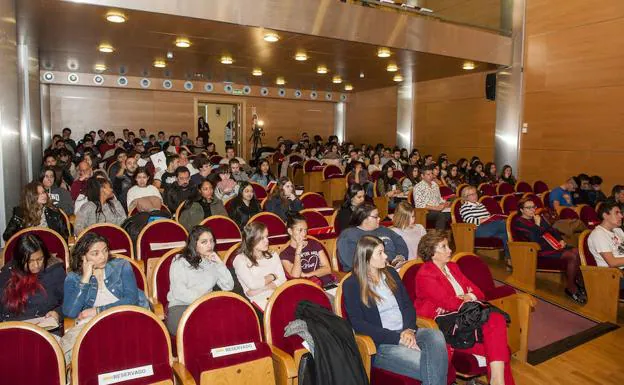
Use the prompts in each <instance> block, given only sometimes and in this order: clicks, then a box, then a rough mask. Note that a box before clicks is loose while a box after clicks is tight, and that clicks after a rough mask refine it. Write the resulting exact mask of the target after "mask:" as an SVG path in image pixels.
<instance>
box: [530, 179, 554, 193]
mask: <svg viewBox="0 0 624 385" xmlns="http://www.w3.org/2000/svg"><path fill="white" fill-rule="evenodd" d="M548 190H550V189H549V188H548V185H547V184H546V182H544V181H541V180H537V181H535V183H533V192H534V193H536V194H542V193H545V192H546V191H548Z"/></svg>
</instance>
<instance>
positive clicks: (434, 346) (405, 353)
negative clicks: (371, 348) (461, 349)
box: [373, 328, 448, 385]
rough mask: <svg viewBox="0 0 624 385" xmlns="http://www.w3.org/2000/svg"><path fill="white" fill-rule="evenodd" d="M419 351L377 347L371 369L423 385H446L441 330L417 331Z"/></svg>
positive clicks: (445, 367)
mask: <svg viewBox="0 0 624 385" xmlns="http://www.w3.org/2000/svg"><path fill="white" fill-rule="evenodd" d="M416 343H417V344H418V347H419V348H420V351H418V350H415V349H410V348H406V347H405V346H403V345H386V344H383V345H379V346H378V347H377V354H375V357H374V358H373V366H374V367H376V368H380V369H384V370H387V371H390V372H393V373H397V374H401V375H403V376H406V377H410V378H413V379H415V380H419V381H421V382H422V383H423V385H446V376H447V373H448V355H447V351H446V342H445V341H444V335H443V334H442V332H441V331H439V330H436V329H423V328H421V329H418V331H417V332H416Z"/></svg>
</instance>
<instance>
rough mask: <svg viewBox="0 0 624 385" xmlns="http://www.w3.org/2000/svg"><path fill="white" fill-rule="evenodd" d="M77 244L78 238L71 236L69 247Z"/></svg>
mask: <svg viewBox="0 0 624 385" xmlns="http://www.w3.org/2000/svg"><path fill="white" fill-rule="evenodd" d="M75 244H76V237H75V236H73V235H70V236H69V238H67V246H69V247H72V246H74V245H75Z"/></svg>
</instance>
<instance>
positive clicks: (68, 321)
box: [63, 317, 76, 333]
mask: <svg viewBox="0 0 624 385" xmlns="http://www.w3.org/2000/svg"><path fill="white" fill-rule="evenodd" d="M75 324H76V319H75V318H69V317H65V318H63V329H64V330H65V333H67V331H68V330H69V329H71V328H73V327H74V325H75Z"/></svg>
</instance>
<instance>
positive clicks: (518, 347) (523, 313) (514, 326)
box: [490, 293, 537, 362]
mask: <svg viewBox="0 0 624 385" xmlns="http://www.w3.org/2000/svg"><path fill="white" fill-rule="evenodd" d="M490 303H491V304H492V305H494V306H496V307H498V308H499V309H501V310H503V311H504V312H506V313H507V314H509V317H510V318H511V323H510V324H509V327H508V329H507V341H508V344H509V347H510V349H511V352H512V353H513V354H514V357H516V358H517V359H519V360H520V361H523V362H526V360H527V355H528V352H529V328H530V321H531V318H530V315H531V312H532V311H533V310H534V309H535V305H536V304H537V301H536V300H535V298H533V297H531V296H530V295H528V294H525V293H516V294H512V295H508V296H506V297H503V298H497V299H495V300H492V301H490Z"/></svg>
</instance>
